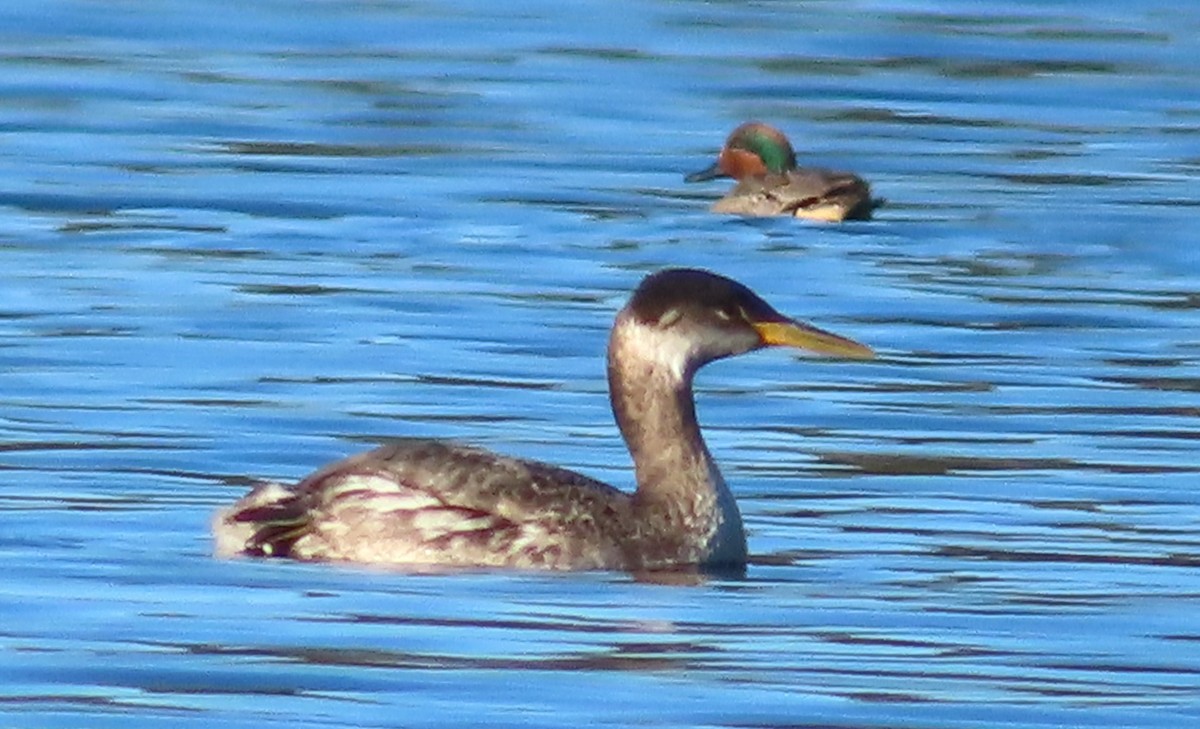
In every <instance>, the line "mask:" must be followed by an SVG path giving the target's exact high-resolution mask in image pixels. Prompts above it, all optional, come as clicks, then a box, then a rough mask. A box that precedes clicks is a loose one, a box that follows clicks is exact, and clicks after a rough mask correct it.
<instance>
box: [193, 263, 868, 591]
mask: <svg viewBox="0 0 1200 729" xmlns="http://www.w3.org/2000/svg"><path fill="white" fill-rule="evenodd" d="M768 346H791V347H799V348H802V349H807V350H810V351H814V352H818V353H824V354H829V355H834V356H843V357H852V358H868V357H871V356H873V353H872V351H871V350H870V349H869V348H867V347H866V346H864V345H861V344H858V343H857V342H854V341H852V340H850V339H845V338H843V337H840V336H837V335H836V334H831V333H829V332H825V331H822V330H820V329H817V328H815V327H812V326H809V325H807V324H804V323H801V322H798V321H795V320H793V319H790V318H788V317H785V316H784V315H782V314H780V313H779V312H777V311H776V310H775V309H773V308H772V307H771V306H770V305H769V304H767V303H766V302H765V301H763V300H762V299H761V298H759V297H758V296H757V295H755V294H754V292H752V291H751V290H750V289H748V288H746V287H745V286H743V285H742V284H740V283H738V282H736V281H733V280H731V279H728V278H724V277H722V276H718V275H716V274H713V273H709V272H707V271H700V270H693V269H669V270H664V271H660V272H658V273H655V274H652V275H650V276H648V277H647V278H646V279H645V280H643V281H642V283H641V284H640V285H639V286H638V288H637V290H636V291H634V293H633V296H632V297H631V298H630V300H629V303H628V304H626V305H625V307H624V308H623V309H622V310H621V311H620V313H618V314H617V318H616V321H615V323H614V324H613V328H612V334H611V336H610V338H609V345H608V383H609V390H610V396H611V400H612V408H613V413H614V415H615V416H616V420H617V425H618V426H619V427H620V429H621V435H622V436H623V437H624V439H625V442H626V444H627V445H628V447H629V452H630V455H632V456H633V463H634V467H635V472H636V480H637V491H636V492H635V493H626V492H623V491H620V490H618V489H615V488H613V487H612V486H609V485H607V484H604V483H601V482H599V481H596V480H594V479H591V478H588V477H587V476H583V475H581V474H578V473H575V472H573V471H569V470H566V469H563V468H559V467H557V466H551V465H548V464H545V463H538V462H535V461H528V460H522V459H518V458H510V457H507V456H502V455H497V454H495V453H491V452H489V451H486V450H482V449H479V448H472V447H469V446H464V445H458V444H454V443H447V442H443V441H436V440H401V441H396V442H393V443H390V444H388V445H384V446H381V447H379V448H377V449H375V450H373V451H370V452H368V453H363V454H361V455H357V456H352V457H350V458H347V459H345V460H342V461H338V462H336V463H333V464H331V465H329V466H326V467H325V468H323V469H321V470H319V471H317V472H316V473H313V474H312V475H310V476H308V477H307V478H305V479H303V480H302V481H300V482H299V483H297V484H296V485H295V486H292V487H290V488H289V487H284V486H281V485H279V484H265V485H262V486H259V487H257V488H255V489H254V490H253V491H251V492H250V493H249V494H247V495H246V496H245V497H243V498H242V499H241V500H240V501H238V502H237V503H235V504H233V505H232V506H230V507H229V508H227V509H224V510H222V511H220V512H219V513H218V514H217V515H216V518H215V519H214V522H213V532H214V536H215V538H216V551H217V553H218V554H220V555H223V556H232V555H238V554H242V555H253V556H262V557H286V558H292V559H300V560H319V561H336V562H352V563H363V564H376V565H396V566H402V565H403V566H410V567H422V566H481V567H516V568H546V569H562V570H579V569H622V570H631V571H649V570H663V569H672V568H680V567H695V568H702V569H704V568H708V569H720V568H737V567H741V566H744V565H745V562H746V536H745V532H744V531H743V529H742V518H741V515H740V513H739V512H738V508H737V504H736V503H734V499H733V495H732V494H731V493H730V491H729V488H728V486H726V484H725V480H724V479H723V478H722V477H721V473H720V471H719V470H718V469H717V465H716V463H714V462H713V458H712V456H711V455H710V454H709V452H708V448H707V447H706V446H705V444H704V439H703V437H702V436H701V434H700V426H699V424H698V423H697V422H696V409H695V403H694V401H693V399H692V377H693V375H694V374H695V373H696V370H697V369H699V368H700V367H701V366H703V365H704V364H706V363H708V362H712V361H713V360H717V359H721V358H723V357H729V356H732V355H736V354H742V353H744V352H749V351H751V350H755V349H760V348H762V347H768Z"/></svg>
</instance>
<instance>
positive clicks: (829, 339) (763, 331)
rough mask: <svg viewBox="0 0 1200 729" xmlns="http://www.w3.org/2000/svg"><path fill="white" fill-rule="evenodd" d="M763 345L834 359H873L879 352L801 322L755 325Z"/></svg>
mask: <svg viewBox="0 0 1200 729" xmlns="http://www.w3.org/2000/svg"><path fill="white" fill-rule="evenodd" d="M753 326H754V328H755V330H757V331H758V336H760V337H762V340H763V343H764V344H767V345H770V346H774V347H796V348H798V349H806V350H808V351H810V352H816V353H817V354H824V355H828V356H830V357H849V358H850V359H873V358H874V357H875V350H873V349H871V348H870V347H868V346H867V345H865V344H859V343H858V342H856V341H854V340H853V339H848V338H846V337H843V336H839V335H837V334H834V333H833V332H827V331H825V330H824V329H818V328H816V327H814V326H812V325H810V324H805V323H803V322H798V321H757V322H753Z"/></svg>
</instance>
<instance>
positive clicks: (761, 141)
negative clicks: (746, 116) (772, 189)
mask: <svg viewBox="0 0 1200 729" xmlns="http://www.w3.org/2000/svg"><path fill="white" fill-rule="evenodd" d="M733 146H735V147H738V148H740V149H744V150H746V151H748V152H753V153H754V154H756V155H758V158H759V159H761V160H762V161H763V165H765V166H766V168H767V169H768V170H769V171H770V172H772V173H774V174H782V173H784V172H786V171H788V170H790V169H792V168H793V167H795V166H796V153H795V152H793V151H792V145H791V144H789V143H788V141H787V138H786V137H784V136H783V135H782V134H780V133H779V132H777V131H775V130H773V129H770V128H764V127H751V128H749V129H746V130H745V131H744V132H743V134H742V135H741V136H740V137H739V138H738V139H737V140H735V141H734V142H733Z"/></svg>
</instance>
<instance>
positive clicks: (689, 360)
mask: <svg viewBox="0 0 1200 729" xmlns="http://www.w3.org/2000/svg"><path fill="white" fill-rule="evenodd" d="M700 364H703V359H702V357H701V354H700V349H699V348H698V347H697V346H696V345H695V343H694V342H692V341H690V340H689V339H688V338H687V337H686V336H684V335H682V334H680V333H678V332H673V331H671V330H669V329H668V330H666V331H663V330H660V329H657V328H653V327H649V326H647V325H645V324H642V323H640V322H638V321H637V320H636V319H635V318H633V317H628V316H625V313H623V314H622V315H621V316H619V317H618V318H617V322H616V324H615V325H614V327H613V331H612V337H611V339H610V340H609V348H608V385H609V391H610V395H611V398H612V407H613V414H614V416H615V417H616V420H617V425H618V426H619V427H620V429H621V435H622V437H624V439H625V443H626V445H627V446H628V447H629V453H630V455H631V456H632V457H633V463H634V468H635V472H636V478H637V494H636V495H635V496H634V505H635V511H637V512H638V513H639V518H641V519H644V520H645V522H646V523H645V526H646V528H647V529H648V530H650V531H653V532H659V531H663V530H665V531H666V532H668V533H667V534H656V535H655V539H658V540H661V539H662V538H670V539H672V540H675V539H678V541H679V549H681V550H682V551H683V552H685V553H686V555H690V556H691V557H692V559H690V561H691V562H692V563H701V564H712V563H723V562H744V560H745V551H746V539H745V534H744V532H743V529H742V521H741V515H740V514H739V513H738V510H737V505H736V503H735V502H734V499H733V495H732V494H731V493H730V492H729V488H728V487H727V486H726V484H725V480H724V479H723V478H722V477H721V473H720V471H719V470H718V469H717V465H716V463H715V462H714V461H713V458H712V455H711V454H710V453H709V451H708V447H707V446H706V445H705V443H704V437H703V435H702V434H701V433H700V424H699V423H698V421H697V419H696V404H695V400H694V399H693V396H692V377H693V375H694V374H695V371H696V369H697V368H698V367H699V366H700Z"/></svg>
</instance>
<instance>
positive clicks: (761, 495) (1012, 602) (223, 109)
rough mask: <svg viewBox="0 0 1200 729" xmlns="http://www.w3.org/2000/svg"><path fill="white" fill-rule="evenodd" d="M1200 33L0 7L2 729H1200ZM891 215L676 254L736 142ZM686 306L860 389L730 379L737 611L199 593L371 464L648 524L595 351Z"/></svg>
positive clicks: (549, 7) (989, 13)
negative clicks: (739, 540) (637, 319)
mask: <svg viewBox="0 0 1200 729" xmlns="http://www.w3.org/2000/svg"><path fill="white" fill-rule="evenodd" d="M1198 38H1200V14H1197V13H1196V12H1195V11H1194V10H1192V9H1191V7H1190V6H1187V5H1182V6H1181V5H1178V4H1174V5H1169V6H1168V5H1166V4H1163V3H1159V2H1145V3H1134V4H1129V3H1121V4H1119V5H1118V4H1105V3H1092V4H1089V5H1087V6H1080V5H1077V4H1074V3H1009V4H1005V5H1004V6H1002V7H996V8H971V9H969V10H968V9H959V10H955V9H954V8H947V7H946V6H945V5H944V4H937V3H921V2H855V3H849V4H847V3H759V4H750V5H747V4H744V3H717V4H712V3H708V4H699V3H688V2H673V3H665V2H664V3H617V4H615V5H614V4H613V3H573V4H569V5H568V4H561V3H559V4H554V3H541V2H521V3H517V4H500V5H498V4H495V3H482V2H467V1H463V2H449V3H420V2H416V3H400V2H395V3H393V2H379V3H366V4H363V3H343V2H312V3H306V4H304V6H303V7H298V6H296V5H295V4H293V3H278V2H266V3H255V4H251V5H245V4H244V5H239V6H230V5H227V4H224V3H218V2H210V3H193V2H171V1H168V2H161V3H155V4H153V5H150V6H147V5H146V4H125V5H122V4H110V5H107V6H105V7H104V8H99V7H98V6H93V5H89V4H84V3H75V2H65V1H64V2H56V3H49V4H47V3H24V2H17V3H8V4H6V5H5V6H4V8H3V9H0V40H2V41H3V43H0V69H3V70H4V73H3V74H0V220H2V221H3V225H2V226H0V364H2V366H3V369H2V372H3V375H2V380H0V382H2V383H3V387H2V388H0V405H2V407H0V474H3V475H2V479H3V480H2V481H0V483H3V484H4V489H3V491H2V492H0V513H2V517H0V518H2V520H3V521H2V523H3V528H2V529H0V555H3V556H4V557H5V558H6V561H5V564H6V567H7V576H6V579H5V580H4V581H3V582H0V618H2V619H0V624H2V625H3V626H4V627H3V628H0V633H2V634H3V638H0V646H2V650H0V678H2V681H0V685H2V686H3V689H0V702H2V706H3V711H4V712H5V713H6V714H7V715H8V716H7V718H8V719H9V720H10V721H9V723H12V724H13V725H21V726H34V725H36V726H62V727H76V726H81V725H86V726H91V727H118V726H119V727H121V729H126V728H127V727H128V726H130V724H131V723H132V724H134V725H136V726H139V727H152V726H168V725H169V726H171V727H172V728H173V729H175V728H176V727H179V726H183V725H189V726H212V725H214V724H218V723H219V724H220V725H223V726H232V727H264V726H289V727H308V726H312V727H317V726H321V727H327V726H338V725H355V726H413V727H420V726H437V727H442V726H445V725H446V724H447V722H448V717H454V718H455V720H456V721H457V722H458V723H463V724H488V725H493V726H510V725H511V726H547V727H561V726H567V725H577V726H606V725H635V724H636V725H642V726H646V725H653V726H700V725H704V726H710V725H711V726H731V727H764V726H789V727H799V726H814V727H816V726H819V727H855V728H864V729H865V728H868V727H869V728H871V729H875V728H877V727H878V728H883V727H887V728H889V729H890V728H893V727H904V728H906V729H909V728H919V729H926V728H927V727H953V728H955V729H959V728H962V727H967V728H971V727H979V728H983V727H987V728H988V729H992V728H993V727H997V726H1005V727H1039V728H1040V727H1059V726H1086V727H1163V726H1170V727H1178V726H1190V725H1191V724H1194V723H1196V722H1197V720H1200V701H1198V700H1197V696H1198V694H1197V689H1196V687H1197V686H1200V660H1198V659H1197V658H1196V655H1197V650H1196V649H1197V645H1198V643H1200V623H1198V622H1197V619H1196V617H1195V614H1196V611H1195V608H1194V605H1195V604H1196V600H1197V598H1200V536H1198V535H1200V516H1198V514H1200V508H1198V507H1200V500H1198V498H1197V495H1196V494H1197V493H1198V492H1197V489H1196V484H1197V482H1198V481H1197V479H1198V472H1200V464H1198V463H1197V458H1196V455H1195V453H1196V448H1195V442H1196V439H1197V437H1198V435H1197V434H1198V432H1200V431H1198V430H1197V426H1196V422H1197V420H1196V418H1197V415H1198V414H1200V399H1198V398H1197V391H1198V390H1200V386H1198V384H1197V383H1200V368H1198V367H1197V352H1198V346H1197V341H1196V337H1195V334H1194V333H1195V332H1196V331H1197V317H1196V309H1197V307H1198V299H1197V293H1196V292H1197V284H1196V282H1197V272H1198V262H1200V254H1197V252H1196V251H1197V248H1196V246H1195V241H1194V240H1193V239H1194V237H1195V236H1194V235H1193V234H1192V233H1193V231H1194V229H1195V224H1194V222H1193V221H1194V218H1195V211H1196V209H1197V200H1198V198H1197V196H1196V193H1195V178H1196V172H1197V170H1198V169H1200V111H1198V109H1197V106H1196V102H1195V100H1196V98H1200V81H1197V79H1198V78H1200V74H1197V70H1198V69H1197V60H1196V59H1198V58H1200V48H1198V45H1200V41H1198V40H1197V39H1198ZM751 117H757V118H763V119H766V120H768V121H771V122H773V123H775V124H777V125H779V126H780V127H782V128H784V129H785V130H786V131H787V132H788V133H789V134H790V135H791V136H792V138H793V141H794V142H795V143H796V145H797V147H798V149H799V151H800V155H801V157H802V160H803V161H805V162H811V163H813V164H824V165H829V166H833V167H840V168H846V169H853V170H855V171H857V172H859V173H860V174H862V175H863V176H864V177H866V178H867V179H869V180H870V181H871V182H872V183H873V185H874V186H875V189H876V191H877V192H878V193H879V194H880V195H882V196H883V197H885V198H887V200H888V205H887V206H886V207H884V208H883V209H882V210H881V211H880V212H879V215H878V216H877V219H876V220H874V221H871V222H867V223H853V224H847V225H844V226H838V227H834V226H819V225H805V224H797V223H796V222H794V221H787V220H766V221H743V220H738V219H729V218H720V217H714V216H711V215H708V214H706V213H705V212H704V208H705V207H706V206H707V204H708V203H709V202H710V201H711V200H712V199H714V198H715V197H716V196H718V195H719V194H720V191H721V185H720V184H717V183H714V184H712V185H701V186H684V185H683V183H682V180H681V178H682V174H683V173H684V172H686V171H691V170H694V169H698V168H699V167H701V166H703V165H704V164H707V163H708V162H709V161H711V158H712V155H713V154H715V152H716V148H717V146H718V145H719V144H720V142H721V140H722V139H723V138H724V136H725V134H726V133H727V132H728V131H729V129H731V128H732V127H733V125H734V124H736V123H737V122H739V121H741V120H743V119H745V118H751ZM665 265H697V266H706V267H709V268H713V269H716V270H719V271H721V272H723V273H727V274H729V275H733V276H735V277H737V278H739V279H742V280H744V281H745V282H747V283H749V284H750V285H752V286H753V287H754V288H755V289H757V290H758V291H760V292H761V293H762V294H763V295H764V296H765V297H766V298H768V299H769V300H770V301H772V302H773V303H774V304H775V305H776V306H778V307H779V308H780V309H781V310H783V311H787V312H791V313H795V314H797V315H801V316H803V317H805V318H809V319H811V320H813V321H814V322H816V323H818V324H820V325H822V326H827V327H829V328H832V329H834V330H837V331H839V332H843V333H846V334H848V335H851V336H853V337H855V338H857V339H860V340H862V341H865V342H868V343H870V344H872V345H873V346H875V347H876V348H877V349H878V350H879V351H880V352H881V355H882V356H881V358H880V360H879V361H877V362H873V363H854V364H851V363H844V362H822V361H819V360H806V361H799V360H794V359H793V358H791V357H790V356H789V355H787V354H784V353H780V352H771V353H762V354H759V355H755V356H753V357H748V358H742V359H739V360H736V361H731V362H726V363H721V364H717V365H714V366H713V367H711V368H710V369H707V370H705V371H704V372H703V373H702V375H701V377H700V379H699V392H700V404H699V407H700V415H701V418H702V420H703V421H704V423H705V424H706V426H707V430H706V432H707V433H708V438H709V442H710V445H711V446H712V449H713V450H714V452H715V453H716V454H717V457H718V459H719V460H720V462H721V463H722V466H723V467H724V469H725V472H726V476H727V477H728V480H729V481H730V482H731V484H732V485H733V487H734V490H735V491H736V492H737V495H738V497H739V500H740V503H741V506H742V509H743V512H744V515H745V518H746V522H747V525H748V528H749V531H750V546H751V550H752V552H753V555H754V556H753V563H752V565H751V567H750V569H749V571H748V574H747V576H746V578H745V579H741V580H732V579H714V580H711V581H708V582H705V583H703V584H699V585H692V586H684V585H678V584H655V583H653V582H647V581H644V580H638V579H637V578H635V577H633V576H628V575H621V574H607V573H599V574H581V575H540V574H507V573H498V574H497V573H483V574H479V573H472V574H455V575H416V576H414V575H401V574H387V573H381V572H378V571H371V570H354V569H337V568H331V567H328V566H320V565H316V566H313V565H291V564H281V563H270V564H263V563H254V562H234V563H227V562H218V561H215V560H213V559H211V558H210V557H209V554H208V549H209V545H208V541H207V521H208V519H209V516H210V514H211V512H212V510H213V509H214V508H216V507H217V506H218V505H220V504H223V503H227V502H229V501H231V500H232V499H234V498H236V497H237V496H238V495H239V494H240V493H242V492H243V491H244V490H245V489H246V488H247V487H248V486H249V485H250V484H252V483H253V482H254V480H255V479H258V478H282V479H291V478H295V477H298V476H300V475H303V474H304V473H306V472H307V471H309V470H311V469H313V468H315V467H317V466H318V465H320V464H322V463H324V462H326V461H328V460H329V459H332V458H337V457H341V456H343V455H346V454H348V453H351V452H354V451H357V450H360V449H363V448H366V447H369V445H370V444H371V443H374V442H376V441H378V440H380V439H383V438H386V437H388V436H390V435H430V436H438V437H451V438H458V439H463V440H468V441H472V442H477V443H482V444H484V445H487V446H490V447H494V448H496V449H499V450H503V451H505V452H509V453H514V454H519V455H523V456H529V457H535V458H541V459H544V460H547V461H551V462H554V463H561V464H565V465H569V466H571V467H573V468H577V469H579V470H583V471H585V472H587V473H589V474H591V475H594V476H597V477H600V478H604V479H606V480H609V481H611V482H614V483H617V484H621V485H628V484H629V483H630V479H631V476H630V474H629V471H628V464H627V456H626V454H625V451H624V449H623V447H622V446H621V444H620V442H619V441H618V440H617V437H616V434H615V432H614V428H613V426H612V424H611V417H610V415H609V412H608V405H607V399H606V397H605V391H604V379H603V375H604V372H603V362H602V357H603V351H604V339H605V336H606V332H607V328H608V325H609V323H610V321H611V318H612V315H613V313H614V312H615V310H616V309H617V308H618V307H619V306H620V305H621V303H622V302H623V300H624V298H625V296H626V295H627V293H628V291H629V289H630V288H631V287H632V286H633V285H635V284H636V282H637V280H638V279H639V278H640V277H641V276H642V275H643V274H644V273H646V272H648V271H650V270H653V269H655V268H657V267H661V266H665Z"/></svg>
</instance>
